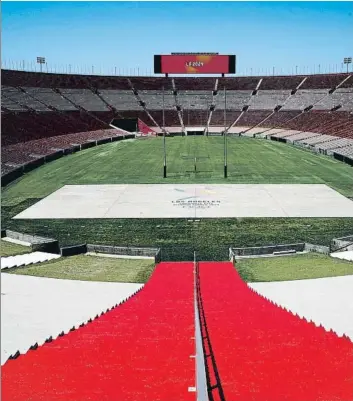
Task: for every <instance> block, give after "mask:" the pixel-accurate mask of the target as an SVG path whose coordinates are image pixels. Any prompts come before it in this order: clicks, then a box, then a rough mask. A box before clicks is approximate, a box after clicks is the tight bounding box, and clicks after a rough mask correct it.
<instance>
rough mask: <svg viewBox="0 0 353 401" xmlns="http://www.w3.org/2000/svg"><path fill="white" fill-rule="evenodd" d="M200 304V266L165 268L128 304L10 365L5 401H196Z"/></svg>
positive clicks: (4, 387)
mask: <svg viewBox="0 0 353 401" xmlns="http://www.w3.org/2000/svg"><path fill="white" fill-rule="evenodd" d="M63 296H65V295H64V294H63ZM193 302H194V294H193V264H192V263H161V264H159V265H158V266H157V268H156V270H155V272H154V273H153V276H152V278H151V280H150V281H149V282H148V283H147V284H146V285H145V287H144V288H143V289H142V290H141V291H140V292H139V293H138V294H136V295H135V296H134V297H132V298H131V299H130V300H129V301H127V302H126V303H124V304H122V305H120V306H118V307H117V308H115V309H114V310H112V311H110V312H108V313H106V314H105V315H103V316H101V317H100V318H98V319H96V320H94V321H93V322H92V323H89V324H87V325H86V326H84V327H82V328H80V329H78V330H75V331H73V332H70V333H69V334H68V335H65V336H63V337H60V338H58V339H57V340H54V341H53V342H52V343H48V344H45V345H43V346H42V347H39V348H38V349H37V350H35V351H29V352H27V353H26V354H25V355H21V356H20V357H19V358H18V359H16V360H10V361H8V362H7V363H6V364H5V365H4V366H3V368H2V400H3V401H64V400H65V401H104V400H106V401H140V400H144V401H183V400H185V401H189V400H190V401H191V400H192V401H194V400H195V399H196V393H194V392H189V391H188V388H189V387H193V386H195V359H193V358H190V355H194V353H195V342H194V339H193V337H194V335H195V333H194V303H193Z"/></svg>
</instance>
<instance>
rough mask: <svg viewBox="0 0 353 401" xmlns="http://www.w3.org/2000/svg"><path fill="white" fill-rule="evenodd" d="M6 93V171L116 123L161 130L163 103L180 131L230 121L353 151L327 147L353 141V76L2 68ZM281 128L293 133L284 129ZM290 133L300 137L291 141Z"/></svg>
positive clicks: (168, 121) (248, 131) (168, 122)
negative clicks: (85, 72)
mask: <svg viewBox="0 0 353 401" xmlns="http://www.w3.org/2000/svg"><path fill="white" fill-rule="evenodd" d="M224 89H226V98H225V94H224ZM162 93H164V101H163V96H162ZM1 96H2V98H1V101H2V113H1V114H2V163H3V164H2V168H1V172H2V173H1V174H4V173H7V172H9V171H11V169H12V168H14V167H16V166H18V165H22V164H23V163H27V162H30V161H33V160H34V159H35V157H36V155H37V156H43V155H47V154H50V153H52V151H53V148H56V149H65V148H67V147H69V146H71V145H72V144H73V143H75V144H82V143H85V141H87V140H97V139H101V138H102V137H106V135H107V132H103V131H104V130H107V129H110V126H109V123H110V122H111V121H112V119H113V118H117V117H118V118H139V120H140V123H139V127H140V131H141V133H143V134H146V133H149V132H150V131H153V128H154V127H155V128H156V129H157V128H158V132H160V127H162V126H163V111H162V109H163V105H164V110H165V112H164V122H165V126H166V127H181V130H179V129H178V132H181V131H183V130H184V129H185V128H184V126H186V127H188V126H189V127H193V126H194V127H204V130H206V127H208V131H212V127H215V132H221V129H220V127H224V124H226V126H230V125H232V124H233V125H234V129H235V128H237V127H241V130H240V132H243V133H244V134H245V135H247V136H257V135H259V136H262V137H266V136H269V137H273V138H274V139H279V138H282V139H283V140H286V138H287V135H288V138H287V139H288V141H290V142H294V143H295V144H300V145H303V146H309V145H310V146H311V145H315V147H316V148H318V149H320V150H321V151H323V152H324V151H326V150H330V149H336V150H337V151H338V152H339V151H340V149H344V148H345V147H344V144H346V145H345V146H350V142H337V143H338V147H336V148H334V145H335V143H332V144H330V145H328V144H327V145H324V142H331V139H330V138H331V137H339V138H342V139H353V114H352V113H353V75H350V74H322V75H311V76H289V77H276V76H273V77H235V78H180V77H178V78H164V77H163V78H162V77H116V76H114V77H100V76H80V75H67V74H45V73H30V72H22V71H10V70H3V71H2V93H1ZM225 106H226V122H224V107H225ZM280 106H282V107H280ZM244 108H245V109H246V111H245V112H243V113H242V114H241V111H242V110H243V109H244ZM276 108H277V109H276ZM275 109H276V110H275ZM240 115H241V117H240ZM239 117H240V118H239ZM236 120H237V121H236ZM235 121H236V123H235ZM234 123H235V124H234ZM149 127H150V128H151V129H150V128H149ZM243 127H245V128H243ZM280 128H283V131H284V130H288V131H289V132H288V131H287V132H284V133H281V131H280V130H279V132H278V129H280ZM271 129H275V130H272V131H270V130H271ZM256 130H257V131H256ZM267 131H270V132H268V134H267V135H266V132H267ZM291 131H294V132H295V134H297V135H296V136H291V137H289V135H290V133H291ZM92 133H94V134H92ZM73 134H77V136H73ZM115 134H116V133H115ZM282 134H283V135H282ZM320 134H322V135H324V136H322V138H321V137H320ZM59 137H62V138H59ZM321 139H322V141H321ZM305 141H308V142H305ZM24 143H26V145H24ZM17 144H18V145H17ZM319 144H321V145H319ZM15 145H17V146H15ZM345 156H347V157H350V154H348V155H346V154H345Z"/></svg>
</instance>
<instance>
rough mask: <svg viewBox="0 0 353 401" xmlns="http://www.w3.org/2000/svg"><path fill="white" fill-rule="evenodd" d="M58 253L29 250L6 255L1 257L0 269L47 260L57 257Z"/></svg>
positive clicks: (58, 256)
mask: <svg viewBox="0 0 353 401" xmlns="http://www.w3.org/2000/svg"><path fill="white" fill-rule="evenodd" d="M60 257H61V256H60V255H57V254H55V253H47V252H39V251H36V252H31V253H24V254H22V255H15V256H7V257H5V258H3V257H2V258H1V270H3V269H11V268H13V267H20V266H28V265H33V264H35V263H43V262H48V261H49V260H53V259H58V258H60Z"/></svg>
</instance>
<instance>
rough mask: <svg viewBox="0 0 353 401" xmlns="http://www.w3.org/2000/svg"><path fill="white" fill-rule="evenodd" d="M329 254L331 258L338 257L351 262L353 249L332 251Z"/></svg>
mask: <svg viewBox="0 0 353 401" xmlns="http://www.w3.org/2000/svg"><path fill="white" fill-rule="evenodd" d="M330 256H332V257H333V258H338V259H343V260H348V261H349V262H353V251H343V252H334V253H331V255H330ZM352 291H353V288H352Z"/></svg>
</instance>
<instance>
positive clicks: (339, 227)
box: [2, 136, 353, 258]
mask: <svg viewBox="0 0 353 401" xmlns="http://www.w3.org/2000/svg"><path fill="white" fill-rule="evenodd" d="M166 149H167V171H168V177H167V178H166V179H164V178H163V176H162V175H163V139H162V138H152V139H146V140H127V141H121V142H113V143H110V144H105V145H101V146H97V147H94V148H90V149H86V150H83V151H81V152H78V153H75V154H72V155H69V156H66V157H63V158H61V159H59V160H56V161H54V162H51V163H48V164H46V165H44V166H41V167H39V168H38V169H36V170H33V171H32V172H30V173H28V174H26V175H25V176H23V177H22V178H21V179H20V180H18V181H17V182H15V183H13V184H11V185H9V186H8V187H6V188H5V189H3V191H2V227H3V228H7V229H13V230H17V231H22V232H26V233H29V234H38V235H44V236H51V237H54V238H57V239H59V241H60V243H61V245H71V244H77V243H83V242H91V243H104V244H112V245H122V246H126V245H130V246H165V247H167V246H169V247H178V246H180V247H182V248H183V247H184V248H185V247H186V246H189V247H190V248H193V247H194V248H197V249H202V250H203V251H202V254H203V252H204V251H206V250H209V249H211V248H212V249H213V251H212V255H218V256H215V257H218V258H219V257H221V255H224V251H222V252H219V251H218V249H220V248H222V249H223V248H226V247H227V246H229V245H233V246H254V245H263V244H274V243H283V242H293V241H309V242H313V243H321V244H328V243H329V241H330V240H331V239H332V238H333V237H338V236H345V235H349V234H352V231H353V219H351V218H346V219H329V218H327V219H303V218H295V219H289V218H277V219H250V218H247V219H203V220H201V221H200V222H190V221H187V220H186V219H106V220H99V219H96V220H85V219H82V220H76V219H75V220H12V219H11V218H12V217H13V216H14V215H16V214H17V213H19V212H21V211H22V210H24V209H26V208H28V207H29V206H30V205H32V204H34V203H36V202H38V201H39V200H40V199H42V198H43V197H45V196H47V195H49V194H50V193H52V192H54V191H56V190H57V189H59V188H61V187H62V186H63V185H66V184H76V185H77V184H121V183H127V184H128V183H134V184H136V183H247V184H253V183H257V184H263V183H276V184H279V183H288V184H327V185H328V186H330V187H332V188H333V189H335V190H337V191H339V192H340V193H342V194H343V195H345V196H348V197H353V169H352V167H350V166H348V165H347V164H344V163H341V162H338V161H336V160H333V159H332V158H329V157H327V156H323V155H317V154H313V153H312V152H309V151H305V150H302V149H298V148H296V147H294V146H290V145H287V144H283V143H279V142H275V141H270V140H263V139H253V138H238V137H231V138H228V179H224V177H223V162H224V147H223V138H222V137H200V136H197V137H196V136H189V137H174V138H167V139H166ZM195 157H196V169H197V170H196V173H195V171H194V167H195V166H194V165H195ZM156 196H158V194H156ZM209 254H210V252H208V251H206V254H205V257H206V256H207V255H209ZM208 257H209V258H211V255H210V256H208Z"/></svg>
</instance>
